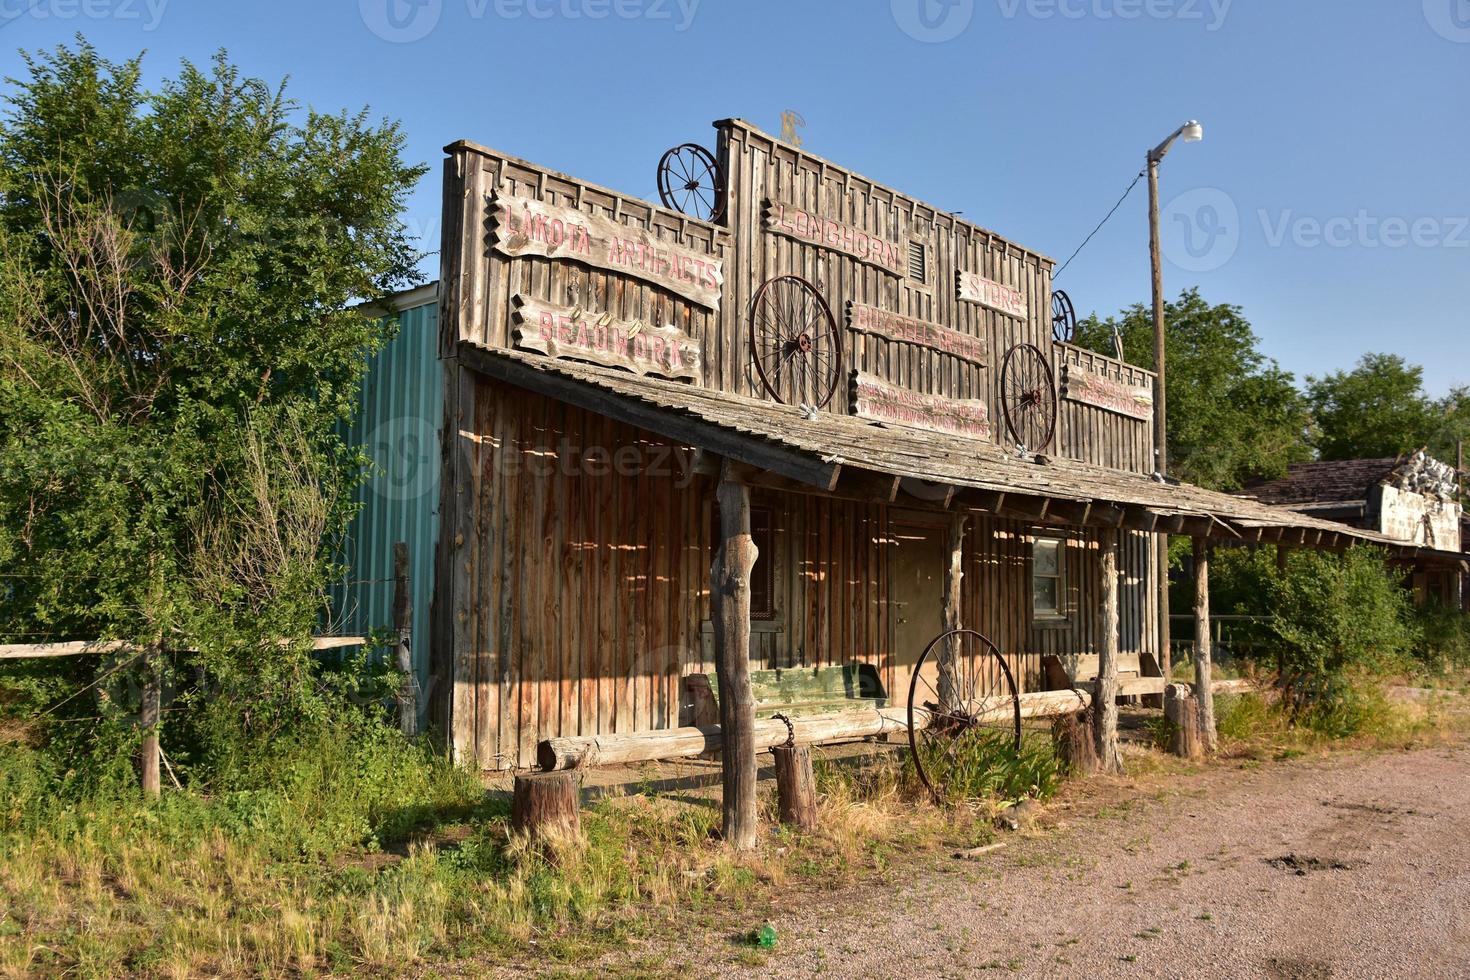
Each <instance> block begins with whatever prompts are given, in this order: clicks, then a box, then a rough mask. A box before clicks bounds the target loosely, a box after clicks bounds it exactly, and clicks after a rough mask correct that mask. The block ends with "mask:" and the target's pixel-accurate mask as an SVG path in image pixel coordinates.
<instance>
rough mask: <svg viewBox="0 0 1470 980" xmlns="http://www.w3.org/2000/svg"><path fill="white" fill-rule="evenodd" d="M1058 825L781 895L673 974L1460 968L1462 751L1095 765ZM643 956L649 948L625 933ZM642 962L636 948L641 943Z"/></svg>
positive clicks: (1436, 972) (1465, 870) (1468, 950)
mask: <svg viewBox="0 0 1470 980" xmlns="http://www.w3.org/2000/svg"><path fill="white" fill-rule="evenodd" d="M1068 806H1069V805H1068V804H1066V803H1062V804H1060V805H1059V806H1053V807H1051V808H1049V812H1048V814H1047V816H1046V817H1045V818H1044V819H1045V820H1047V821H1052V822H1055V821H1057V820H1058V819H1060V825H1059V826H1056V827H1053V828H1051V829H1050V830H1049V831H1047V832H1045V833H1039V834H1036V835H1033V836H1027V835H1025V834H1021V835H1013V836H1012V837H1010V838H1009V843H1008V846H1007V847H1006V848H1005V849H1003V850H1001V851H997V852H994V853H992V854H989V855H986V856H985V857H983V858H980V859H978V860H957V859H955V858H953V857H950V856H945V857H943V858H940V859H938V860H931V861H930V862H928V863H926V864H924V865H922V866H919V867H911V868H908V869H905V870H904V871H903V872H902V881H904V882H906V883H907V884H894V885H888V886H878V885H871V884H870V885H864V886H861V887H858V888H853V889H846V890H843V891H834V892H828V893H818V894H803V895H800V896H795V895H793V896H791V900H790V901H789V902H787V903H785V904H786V906H787V907H786V908H784V909H781V910H775V911H773V921H774V923H775V925H776V926H777V928H778V930H779V931H780V934H781V940H780V946H779V949H778V950H777V951H776V952H775V953H773V954H771V955H770V956H768V957H766V958H764V960H763V962H761V963H759V964H758V965H757V964H754V963H751V962H749V959H748V958H747V960H746V962H744V963H740V962H739V961H738V960H737V958H736V957H735V956H734V955H732V943H731V941H730V939H729V938H728V937H725V936H720V935H711V936H707V937H705V938H704V939H703V941H702V942H699V941H696V942H695V943H693V944H692V945H693V948H690V947H689V946H688V945H686V946H684V947H683V948H680V949H678V950H669V951H667V952H668V953H669V954H671V955H669V957H668V959H667V960H665V963H667V964H669V965H673V964H675V963H680V962H681V961H682V964H683V970H682V972H683V973H684V975H686V976H708V975H714V974H728V973H743V972H747V971H748V972H750V973H751V974H752V975H761V976H763V977H805V976H811V975H813V974H821V975H824V976H838V977H846V976H851V977H879V976H883V977H887V976H903V977H919V976H922V977H961V976H1005V975H1015V976H1024V977H1032V976H1035V977H1041V976H1045V977H1072V976H1075V977H1084V976H1085V977H1089V978H1092V977H1272V978H1318V977H1373V978H1378V977H1470V751H1467V750H1466V749H1465V748H1458V747H1456V748H1450V747H1438V748H1429V749H1420V750H1416V751H1410V752H1399V753H1384V754H1363V755H1359V754H1350V755H1335V756H1330V757H1325V756H1324V757H1320V758H1314V759H1297V760H1292V761H1288V762H1285V763H1267V764H1265V765H1262V766H1259V767H1254V768H1252V767H1249V766H1247V767H1242V768H1231V767H1215V768H1212V769H1210V770H1209V771H1206V772H1202V773H1197V774H1193V775H1186V776H1171V777H1167V778H1166V777H1162V776H1147V777H1143V778H1142V779H1140V780H1128V779H1121V780H1096V781H1094V784H1093V785H1092V786H1091V787H1090V788H1089V789H1088V790H1087V794H1086V796H1085V797H1082V798H1079V799H1077V800H1075V801H1074V802H1073V803H1072V804H1070V808H1068ZM642 952H643V953H644V954H647V953H648V952H649V950H648V949H647V948H645V949H644V950H642ZM645 962H647V961H646V960H645Z"/></svg>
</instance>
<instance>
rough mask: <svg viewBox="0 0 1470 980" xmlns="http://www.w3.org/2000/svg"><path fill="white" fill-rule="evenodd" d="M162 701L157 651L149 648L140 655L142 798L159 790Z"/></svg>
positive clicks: (139, 719)
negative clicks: (141, 682) (159, 738)
mask: <svg viewBox="0 0 1470 980" xmlns="http://www.w3.org/2000/svg"><path fill="white" fill-rule="evenodd" d="M162 700H163V692H162V683H161V681H160V679H159V664H158V649H157V648H156V647H150V648H149V649H148V651H147V652H145V653H144V654H143V705H142V710H141V712H140V713H139V718H138V721H139V723H140V725H141V726H142V728H143V746H142V749H141V755H140V760H139V762H140V765H139V768H140V769H141V770H142V781H143V795H144V796H146V797H148V798H149V799H157V798H158V795H159V793H160V791H161V789H162V787H161V785H160V781H159V768H158V767H159V751H158V719H159V713H160V702H161V701H162Z"/></svg>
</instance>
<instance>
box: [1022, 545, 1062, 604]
mask: <svg viewBox="0 0 1470 980" xmlns="http://www.w3.org/2000/svg"><path fill="white" fill-rule="evenodd" d="M1064 546H1065V541H1063V539H1061V538H1047V537H1037V538H1033V539H1032V542H1031V617H1032V619H1034V620H1037V621H1040V622H1045V621H1047V620H1051V621H1056V620H1062V619H1066V617H1067V606H1066V584H1065V579H1066V575H1065V572H1066V562H1065V560H1064V558H1065V554H1064Z"/></svg>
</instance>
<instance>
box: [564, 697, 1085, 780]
mask: <svg viewBox="0 0 1470 980" xmlns="http://www.w3.org/2000/svg"><path fill="white" fill-rule="evenodd" d="M1020 700H1021V717H1022V718H1055V717H1057V716H1060V715H1065V714H1076V713H1077V712H1080V711H1085V710H1087V706H1088V705H1089V704H1091V703H1092V695H1091V694H1089V693H1088V692H1087V691H1082V690H1070V691H1039V692H1036V693H1033V694H1023V695H1021V698H1020ZM1009 713H1010V712H1009V708H1000V709H997V710H996V711H995V712H994V717H993V718H989V717H987V720H991V721H1003V720H1005V718H1006V717H1008V716H1009ZM908 727H909V726H908V710H907V709H905V708H874V709H870V710H865V711H844V712H841V713H839V714H831V715H809V716H805V717H800V718H793V719H791V729H788V728H787V727H786V722H784V721H781V720H779V719H757V720H756V722H755V745H756V750H757V751H764V750H767V749H772V748H775V747H776V746H778V745H783V744H785V742H786V740H787V738H788V737H789V736H790V735H791V733H792V731H793V730H794V731H795V735H796V738H795V741H796V744H798V745H816V744H821V743H826V742H852V741H856V740H858V739H861V738H868V737H871V736H875V735H885V734H888V733H890V732H907V731H908ZM720 746H721V734H720V726H719V725H705V726H701V727H697V728H670V729H664V730H662V731H650V732H631V733H628V734H625V735H576V736H568V737H565V738H549V739H546V740H545V741H543V742H542V743H541V744H540V745H539V746H538V747H537V750H536V762H537V764H538V765H539V766H540V767H541V769H542V770H544V771H547V772H556V771H561V770H566V769H581V768H585V767H588V766H607V765H619V764H624V763H629V762H654V761H658V760H660V759H688V758H693V757H694V756H699V755H703V754H705V753H706V752H718V751H720Z"/></svg>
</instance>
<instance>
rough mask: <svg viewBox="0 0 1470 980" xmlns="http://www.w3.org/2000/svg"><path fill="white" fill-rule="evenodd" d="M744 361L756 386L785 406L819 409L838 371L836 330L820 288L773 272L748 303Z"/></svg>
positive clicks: (834, 387) (839, 343) (839, 349)
mask: <svg viewBox="0 0 1470 980" xmlns="http://www.w3.org/2000/svg"><path fill="white" fill-rule="evenodd" d="M749 336H750V359H751V363H752V366H753V367H754V368H755V373H756V375H757V377H759V378H760V382H761V386H762V387H763V388H765V390H766V392H767V393H768V394H770V396H771V397H772V398H774V399H776V401H778V402H781V403H782V404H786V405H806V406H808V407H810V408H821V407H823V406H824V405H826V404H827V403H828V402H830V401H831V400H832V395H833V393H834V392H836V390H837V382H838V381H839V379H840V378H841V375H842V333H841V331H839V330H838V329H837V321H836V319H835V318H834V317H833V316H832V308H831V307H830V306H828V305H827V300H826V299H825V298H824V297H823V296H822V293H821V290H819V289H818V288H817V287H816V286H814V285H812V284H811V283H810V282H808V281H807V280H805V279H803V278H801V277H800V276H777V277H776V278H774V279H768V280H766V281H765V282H764V283H762V284H761V287H760V289H758V290H756V293H755V298H754V299H753V300H752V302H751V306H750V335H749Z"/></svg>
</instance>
